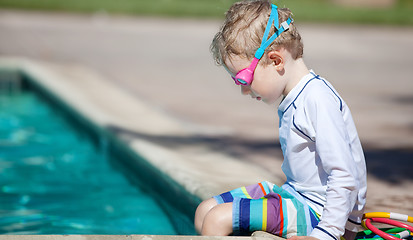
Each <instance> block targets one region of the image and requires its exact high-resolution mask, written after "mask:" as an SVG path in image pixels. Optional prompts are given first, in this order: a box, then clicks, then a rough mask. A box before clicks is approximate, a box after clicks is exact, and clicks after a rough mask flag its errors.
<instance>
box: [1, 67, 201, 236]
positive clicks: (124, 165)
mask: <svg viewBox="0 0 413 240" xmlns="http://www.w3.org/2000/svg"><path fill="white" fill-rule="evenodd" d="M20 75H21V81H19V84H17V85H18V87H17V88H16V87H13V88H10V87H4V86H6V85H5V84H3V85H2V86H3V89H1V88H0V109H1V110H0V234H122V235H123V234H161V235H164V234H168V235H176V234H194V233H195V231H194V229H193V225H192V219H191V214H192V211H193V208H194V206H195V205H196V203H195V202H196V201H197V200H194V199H192V197H191V196H184V197H182V196H181V195H182V188H181V187H180V186H178V185H176V183H173V181H171V179H169V178H168V177H167V176H164V175H162V174H161V173H160V172H158V171H157V170H156V169H154V168H153V167H151V166H150V165H149V164H148V163H147V162H145V161H144V159H139V156H137V155H136V154H135V153H133V152H132V151H130V150H129V149H128V148H127V147H125V145H124V144H122V142H121V141H119V140H118V139H115V138H113V136H111V135H110V133H108V132H105V131H102V129H99V127H97V126H93V124H92V123H90V122H89V121H88V120H87V119H85V118H83V117H82V116H79V115H78V114H76V113H75V112H74V110H73V109H70V107H68V106H66V105H65V104H64V103H62V102H61V101H59V99H57V98H56V96H53V94H50V93H47V91H46V90H45V89H43V88H42V87H41V86H38V85H36V83H35V82H34V81H33V80H31V79H30V76H27V75H25V74H24V73H21V74H20ZM10 89H12V90H10ZM131 158H134V160H133V161H132V160H129V159H131ZM153 189H155V191H154V190H153ZM165 196H169V197H165ZM161 198H162V200H160V199H161ZM177 198H179V200H176V199H177ZM185 199H189V200H187V201H186V200H185ZM188 201H189V204H188ZM183 209H184V210H183Z"/></svg>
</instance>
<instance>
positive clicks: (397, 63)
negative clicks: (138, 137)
mask: <svg viewBox="0 0 413 240" xmlns="http://www.w3.org/2000/svg"><path fill="white" fill-rule="evenodd" d="M233 2H235V1H232V0H231V1H229V0H151V1H144V0H116V1H115V0H70V1H64V0H36V1H35V0H0V57H25V58H29V59H32V60H35V61H42V62H48V63H52V64H55V65H59V66H60V67H62V68H66V69H69V70H70V69H72V68H76V67H82V68H89V69H93V70H94V71H96V72H98V73H99V74H100V75H102V76H104V78H106V79H108V80H109V81H112V82H114V83H116V84H117V85H118V86H119V87H121V88H123V89H124V90H125V91H126V92H128V93H130V94H132V95H133V96H135V97H136V98H138V99H140V100H142V101H144V102H145V103H146V104H148V105H149V106H151V107H153V108H156V109H158V110H159V111H162V112H164V113H166V114H169V115H170V116H173V117H175V118H176V119H178V120H179V121H182V122H184V123H187V124H188V125H193V126H194V127H198V128H202V129H208V131H209V133H208V136H206V137H202V136H201V137H200V136H195V137H194V139H192V140H193V141H191V139H189V141H186V142H185V144H195V143H196V144H204V145H208V146H210V147H211V148H210V149H213V151H219V152H222V153H225V154H229V155H231V156H235V157H237V158H238V159H239V160H240V161H252V162H254V163H256V164H258V165H261V166H263V167H265V168H266V169H269V170H270V171H272V172H274V174H278V175H282V173H281V172H280V169H279V167H280V164H281V161H282V153H281V150H280V148H279V142H278V116H277V110H276V108H277V105H274V106H267V105H265V104H263V103H260V102H256V101H253V100H252V99H250V98H249V97H245V96H242V95H241V94H240V89H239V87H238V86H235V85H234V84H233V82H232V80H231V79H230V78H229V76H227V74H226V72H225V70H223V69H221V68H219V67H216V66H215V65H214V62H213V60H212V57H211V54H210V52H209V44H210V42H211V40H212V38H213V36H214V34H215V33H216V32H217V31H218V29H219V26H220V24H221V21H222V20H223V17H224V13H225V11H226V10H227V9H228V8H229V6H230V5H231V4H232V3H233ZM273 2H274V3H276V4H277V5H278V6H286V7H289V8H290V9H291V10H292V12H293V14H294V19H295V24H296V25H297V27H298V29H299V31H300V32H301V34H302V37H303V39H304V59H305V61H306V63H307V65H308V67H309V68H312V69H314V70H315V72H316V73H318V74H320V75H321V76H323V77H325V78H327V79H328V80H329V81H330V82H332V84H333V85H334V86H335V87H336V89H337V90H338V91H339V92H340V94H341V95H342V97H343V98H344V99H345V101H346V102H347V104H348V105H349V106H350V109H351V110H352V113H353V118H354V120H355V123H356V125H357V128H358V131H359V135H360V138H361V141H362V144H363V146H364V149H365V155H366V161H367V166H368V172H369V186H370V188H369V197H368V210H376V211H390V210H392V211H397V212H401V213H405V214H409V215H413V205H412V202H413V184H412V183H413V174H412V170H413V67H412V66H413V0H280V1H273ZM137 121H138V119H137ZM163 144H168V143H167V142H165V141H163ZM384 189H386V191H388V193H386V194H383V191H384Z"/></svg>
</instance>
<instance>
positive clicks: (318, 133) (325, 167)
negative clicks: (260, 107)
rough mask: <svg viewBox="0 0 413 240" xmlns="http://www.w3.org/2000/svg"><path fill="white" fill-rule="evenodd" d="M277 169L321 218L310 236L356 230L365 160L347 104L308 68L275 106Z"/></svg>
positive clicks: (329, 236) (363, 196)
mask: <svg viewBox="0 0 413 240" xmlns="http://www.w3.org/2000/svg"><path fill="white" fill-rule="evenodd" d="M278 114H279V117H280V123H279V128H280V131H279V133H280V143H281V148H282V151H283V155H284V161H283V164H282V170H283V172H284V174H285V175H286V177H287V183H288V184H289V185H291V186H292V187H293V188H294V189H295V191H297V192H298V193H299V194H300V195H301V196H303V197H304V199H305V200H306V202H307V204H308V205H309V206H310V207H311V208H312V209H313V210H314V211H315V212H317V214H319V215H321V218H320V219H321V220H320V222H319V224H318V226H316V227H315V228H314V230H313V231H312V233H311V236H313V237H316V238H319V239H340V236H342V235H343V234H344V231H345V228H347V229H348V230H350V231H357V227H358V225H360V223H361V219H362V215H363V211H364V205H365V202H366V190H367V182H366V165H365V159H364V154H363V150H362V147H361V143H360V140H359V137H358V134H357V130H356V127H355V125H354V122H353V119H352V116H351V113H350V110H349V108H348V106H347V105H346V103H345V102H344V101H343V99H342V98H341V97H340V96H339V94H338V93H337V91H336V90H335V89H334V88H333V86H332V85H331V84H330V83H329V82H328V81H326V80H325V79H323V78H321V77H320V76H318V75H316V74H315V73H314V72H313V71H311V72H310V73H309V74H308V75H306V76H304V77H303V78H302V79H301V81H300V82H299V83H298V84H297V85H296V86H295V87H294V88H293V89H292V90H291V91H290V92H289V94H288V95H287V96H286V97H285V99H284V100H283V101H282V102H281V104H280V106H279V108H278Z"/></svg>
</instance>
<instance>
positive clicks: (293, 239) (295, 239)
mask: <svg viewBox="0 0 413 240" xmlns="http://www.w3.org/2000/svg"><path fill="white" fill-rule="evenodd" d="M288 240H319V239H318V238H315V237H309V236H294V237H290V238H289V239H288Z"/></svg>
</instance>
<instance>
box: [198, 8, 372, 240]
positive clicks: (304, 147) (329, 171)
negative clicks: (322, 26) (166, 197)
mask: <svg viewBox="0 0 413 240" xmlns="http://www.w3.org/2000/svg"><path fill="white" fill-rule="evenodd" d="M292 21H293V20H292V18H291V12H290V11H289V10H288V9H286V8H282V9H280V8H277V6H275V5H273V4H271V2H270V1H268V0H267V1H265V0H260V1H244V2H238V3H235V4H234V5H233V6H232V7H231V8H230V9H229V10H228V12H227V13H226V20H225V22H224V24H223V26H222V27H221V29H220V31H219V32H218V33H217V34H216V36H215V38H214V40H213V42H212V45H211V50H212V52H213V54H214V57H215V60H216V62H217V63H218V64H219V65H223V66H224V68H225V69H226V70H227V71H228V73H229V74H230V75H231V76H232V78H233V80H234V81H235V83H236V84H237V85H239V86H240V87H241V92H242V94H244V95H251V96H252V97H253V98H256V99H257V100H262V101H263V102H265V103H268V104H273V103H275V102H276V100H277V99H279V98H280V97H281V96H283V100H282V102H281V103H280V105H279V107H278V114H279V117H280V122H279V129H280V131H279V133H280V143H281V147H282V151H283V155H284V161H283V165H282V170H283V172H284V173H285V175H286V177H287V181H286V183H285V184H284V185H282V186H281V187H278V186H276V185H274V184H272V183H269V182H261V183H258V184H255V185H252V186H248V187H241V188H239V189H234V190H232V191H230V192H226V193H223V194H221V195H219V196H215V197H213V198H211V199H208V200H205V201H204V202H202V203H201V204H200V205H199V206H198V208H197V211H196V213H195V227H196V229H197V230H198V231H199V232H200V233H201V234H203V235H230V234H234V235H239V234H241V235H245V234H250V233H251V232H253V231H257V230H263V231H267V232H270V233H273V234H276V235H279V236H282V237H285V238H292V239H340V237H341V236H343V235H344V238H346V239H354V236H355V232H357V230H358V225H360V223H361V218H362V215H363V210H364V205H365V201H366V189H367V184H366V166H365V160H364V155H363V150H362V147H361V144H360V141H359V138H358V135H357V131H356V128H355V125H354V123H353V119H352V117H351V113H350V110H349V108H348V106H347V105H346V103H345V102H344V101H343V99H342V98H341V97H340V95H339V94H338V93H337V91H336V90H335V89H334V88H333V86H332V85H331V84H330V83H329V82H327V81H326V80H325V79H324V78H322V77H320V76H319V75H317V74H316V73H314V72H313V71H312V70H308V68H307V67H306V65H305V63H304V61H303V59H302V54H303V44H302V42H301V37H300V35H299V33H298V31H297V29H296V27H295V26H294V24H293V23H292ZM295 236H304V237H295Z"/></svg>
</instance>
